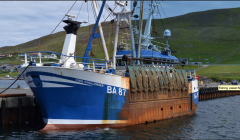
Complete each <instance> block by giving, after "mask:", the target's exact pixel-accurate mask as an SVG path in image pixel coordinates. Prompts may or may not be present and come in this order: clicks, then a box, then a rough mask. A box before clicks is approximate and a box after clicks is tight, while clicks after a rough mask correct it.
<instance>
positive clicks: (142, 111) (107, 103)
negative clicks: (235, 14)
mask: <svg viewBox="0 0 240 140" xmlns="http://www.w3.org/2000/svg"><path fill="white" fill-rule="evenodd" d="M105 3H106V1H105V0H103V1H102V5H101V8H100V11H99V12H98V10H97V6H96V3H95V1H92V4H93V7H94V9H95V15H96V23H95V25H94V28H93V31H92V34H91V36H90V38H89V40H88V45H87V48H86V51H85V54H84V56H83V57H77V56H75V52H76V46H75V45H76V34H77V30H78V28H81V27H80V25H81V24H83V22H78V21H74V20H73V17H74V16H71V15H67V16H68V19H66V20H64V21H63V22H64V23H66V24H67V25H66V26H65V27H64V30H65V31H66V38H65V42H64V45H63V49H62V53H61V54H59V53H55V54H58V55H60V56H61V57H60V60H59V62H57V63H53V64H49V63H42V62H41V55H42V53H47V51H45V52H43V51H38V53H39V62H36V61H35V60H34V58H32V61H30V62H28V59H27V57H28V54H31V53H36V52H26V53H25V62H24V63H23V64H22V65H21V66H20V67H19V69H18V71H19V72H20V73H23V77H24V80H25V81H26V83H27V84H28V85H29V87H30V88H31V90H32V91H33V94H34V96H35V98H36V100H37V103H38V104H39V107H40V110H41V113H42V118H43V121H44V123H45V124H46V126H45V128H44V129H68V128H70V129H73V128H76V129H79V128H91V127H92V128H96V127H122V126H129V125H135V124H141V123H147V122H154V121H159V120H164V119H170V118H173V117H177V116H183V115H190V114H194V113H195V111H196V108H197V103H198V80H197V78H196V73H195V72H194V71H186V70H183V69H177V68H175V67H174V66H173V65H175V64H179V61H178V59H177V58H176V57H175V56H172V55H171V52H170V49H169V45H168V43H166V48H165V50H164V51H160V50H159V49H158V46H157V45H154V44H153V43H152V41H151V40H152V38H153V37H150V38H149V37H147V36H148V35H147V34H149V32H150V28H151V26H150V25H151V16H152V14H149V17H148V20H147V24H146V26H145V33H146V34H145V33H144V35H142V33H141V32H142V31H141V29H140V28H139V30H136V28H135V29H134V27H133V26H132V20H131V18H132V16H133V11H131V10H130V11H127V10H126V8H125V6H126V4H124V3H120V2H117V3H116V4H117V5H119V6H121V7H122V11H120V12H114V11H113V10H111V13H112V14H114V15H115V16H116V19H115V22H116V31H115V40H114V50H113V57H112V60H110V59H109V56H108V53H107V48H106V46H104V43H105V42H104V36H103V31H102V29H101V24H100V23H99V20H100V17H101V15H102V12H103V9H104V6H105ZM142 4H143V3H142ZM133 5H135V7H136V5H137V4H136V2H135V3H133ZM150 5H153V6H156V5H157V4H155V5H154V4H153V3H150ZM141 6H142V5H141ZM132 9H133V8H132ZM150 13H153V10H152V11H150ZM140 14H141V13H140ZM141 18H142V14H141ZM123 22H125V23H127V25H128V28H129V31H130V34H129V37H130V46H131V47H130V50H128V49H129V48H127V49H126V48H124V47H122V46H121V45H122V44H123V43H124V42H120V41H119V40H118V34H119V28H120V24H121V25H123ZM139 24H140V27H141V26H142V25H141V22H139ZM97 29H98V30H99V34H97V33H96V30H97ZM134 30H135V32H134ZM170 34H171V33H170V31H169V30H165V32H164V35H165V37H166V38H168V37H169V36H170ZM136 35H139V38H140V40H138V41H137V42H138V43H135V42H134V41H135V40H134V36H136ZM99 37H100V38H101V40H102V45H103V48H104V52H105V59H104V60H102V59H97V58H91V57H90V54H91V43H92V40H93V39H94V38H99ZM143 38H144V39H146V41H142V40H144V39H143ZM51 54H53V52H51ZM76 58H81V59H82V62H77V61H76Z"/></svg>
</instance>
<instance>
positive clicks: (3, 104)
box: [1, 100, 6, 126]
mask: <svg viewBox="0 0 240 140" xmlns="http://www.w3.org/2000/svg"><path fill="white" fill-rule="evenodd" d="M1 106H2V125H3V126H4V125H5V109H6V106H5V100H2V102H1Z"/></svg>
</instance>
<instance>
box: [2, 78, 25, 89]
mask: <svg viewBox="0 0 240 140" xmlns="http://www.w3.org/2000/svg"><path fill="white" fill-rule="evenodd" d="M13 82H14V80H0V88H7V87H8V86H9V85H11V84H12V83H13ZM18 85H19V86H20V87H21V88H24V89H29V86H28V85H27V83H26V82H25V81H24V80H18V81H17V82H16V83H15V84H13V85H12V87H11V88H17V87H18Z"/></svg>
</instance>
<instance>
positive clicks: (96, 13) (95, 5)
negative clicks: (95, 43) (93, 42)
mask: <svg viewBox="0 0 240 140" xmlns="http://www.w3.org/2000/svg"><path fill="white" fill-rule="evenodd" d="M92 4H93V7H94V12H95V15H96V17H95V18H96V20H97V17H98V10H97V4H96V1H95V0H93V1H92ZM100 25H101V24H100V22H99V21H98V27H99V28H98V30H99V34H100V37H101V41H102V45H103V51H104V54H105V59H106V61H107V62H108V61H109V56H108V52H107V47H106V43H105V39H104V36H103V31H102V26H100Z"/></svg>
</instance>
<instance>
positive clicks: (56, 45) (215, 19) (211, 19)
mask: <svg viewBox="0 0 240 140" xmlns="http://www.w3.org/2000/svg"><path fill="white" fill-rule="evenodd" d="M154 23H155V25H157V26H156V27H155V28H156V31H157V33H158V34H159V35H162V34H163V31H164V28H163V26H162V23H161V21H160V20H158V19H155V20H154ZM163 23H164V27H165V28H168V29H170V30H171V32H172V37H171V38H170V41H169V42H170V45H171V46H170V48H171V50H172V51H174V52H176V53H174V55H175V56H177V57H187V58H192V59H193V60H190V61H194V62H196V61H198V58H199V56H200V61H201V62H202V63H203V64H206V63H207V62H209V63H214V62H216V61H217V60H219V58H220V60H221V61H220V62H218V64H239V63H240V41H239V40H240V32H239V30H240V8H233V9H220V10H209V11H204V12H195V13H189V14H186V15H182V16H177V17H172V18H168V20H167V19H164V20H163ZM133 24H134V23H133ZM109 25H110V23H105V24H103V30H104V35H105V39H106V43H107V45H108V47H109V49H108V50H109V52H111V51H112V48H113V44H112V43H110V44H109V43H108V42H111V41H113V39H114V31H115V24H114V25H113V27H111V25H110V26H109ZM92 27H93V25H91V26H90V30H92ZM109 27H110V28H109ZM109 29H111V30H112V29H113V33H112V32H111V33H112V35H111V41H109V40H108V39H109V36H108V35H109ZM120 31H121V32H123V30H120ZM88 36H89V27H81V28H80V29H79V31H78V36H77V49H78V48H79V47H80V45H81V44H82V43H83V42H84V41H85V40H86V39H87V38H88ZM153 36H154V35H153ZM64 38H65V32H64V31H62V32H58V33H55V34H53V35H52V36H51V38H50V39H49V40H48V41H47V42H46V43H45V44H44V45H43V46H42V47H41V48H40V49H39V50H48V51H55V52H61V50H62V46H63V41H64ZM119 38H121V35H120V37H119ZM43 39H44V37H41V38H39V39H35V40H32V41H29V42H26V43H23V44H20V45H17V46H11V47H2V48H0V52H16V51H17V52H26V51H34V50H35V49H36V48H37V46H38V45H39V40H40V41H42V40H43ZM86 46H87V44H85V45H84V46H82V47H81V48H80V49H79V51H78V52H77V55H78V56H83V53H84V51H85V48H86ZM92 46H93V49H92V51H93V54H94V55H95V56H96V57H98V58H104V54H103V51H102V49H101V47H99V43H98V40H97V39H94V41H93V45H92ZM110 56H112V53H110ZM205 59H208V60H205ZM216 69H217V71H218V74H216V73H215V71H216ZM232 69H234V70H232ZM238 70H240V67H238V66H236V67H233V66H214V67H212V66H211V67H207V68H206V69H202V70H200V74H201V75H207V76H214V75H215V77H216V76H218V77H219V76H220V77H221V76H223V78H224V77H226V78H227V77H229V75H226V71H229V72H230V73H233V74H235V75H233V76H232V77H234V76H235V77H236V76H237V77H238V76H240V75H238V72H237V71H238ZM230 77H231V76H230Z"/></svg>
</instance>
